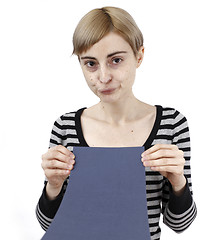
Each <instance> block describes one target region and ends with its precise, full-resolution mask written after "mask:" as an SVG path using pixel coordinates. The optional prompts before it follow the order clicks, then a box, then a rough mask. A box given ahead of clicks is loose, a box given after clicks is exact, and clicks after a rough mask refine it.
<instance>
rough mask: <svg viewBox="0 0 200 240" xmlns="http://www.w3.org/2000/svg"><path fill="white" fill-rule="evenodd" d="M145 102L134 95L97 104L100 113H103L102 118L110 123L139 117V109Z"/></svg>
mask: <svg viewBox="0 0 200 240" xmlns="http://www.w3.org/2000/svg"><path fill="white" fill-rule="evenodd" d="M143 104H144V103H142V102H140V101H139V100H138V99H136V98H135V97H134V96H132V97H129V98H127V99H126V100H123V101H120V102H115V103H106V102H101V101H100V102H99V103H98V104H97V105H96V106H97V111H98V113H101V118H102V120H104V121H106V122H108V123H110V124H116V125H119V124H124V123H127V122H129V121H132V120H133V119H135V118H137V116H138V113H139V109H140V110H141V106H142V105H143Z"/></svg>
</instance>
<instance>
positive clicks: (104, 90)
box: [99, 88, 116, 95]
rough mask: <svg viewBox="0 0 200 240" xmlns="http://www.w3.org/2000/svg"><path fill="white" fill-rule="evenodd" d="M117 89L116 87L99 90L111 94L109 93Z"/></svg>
mask: <svg viewBox="0 0 200 240" xmlns="http://www.w3.org/2000/svg"><path fill="white" fill-rule="evenodd" d="M115 90H116V88H108V89H101V90H99V92H100V93H102V94H105V95H109V94H112V93H113V92H114V91H115Z"/></svg>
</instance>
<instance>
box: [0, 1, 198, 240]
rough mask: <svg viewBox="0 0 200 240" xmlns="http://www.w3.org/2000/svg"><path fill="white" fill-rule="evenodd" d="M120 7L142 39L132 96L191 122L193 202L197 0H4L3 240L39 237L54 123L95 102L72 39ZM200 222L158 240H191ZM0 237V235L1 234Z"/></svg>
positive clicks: (0, 12)
mask: <svg viewBox="0 0 200 240" xmlns="http://www.w3.org/2000/svg"><path fill="white" fill-rule="evenodd" d="M108 5H109V6H117V7H122V8H124V9H125V10H127V11H128V12H129V13H130V14H131V15H132V16H133V17H134V19H135V20H136V22H137V24H138V26H139V27H140V29H141V31H142V32H143V35H144V46H145V58H144V62H143V64H142V66H141V67H140V68H139V69H138V72H137V77H136V82H135V85H134V88H133V91H134V93H135V95H136V96H137V97H138V98H139V99H140V100H143V101H145V102H147V103H150V104H160V105H163V106H170V107H174V108H176V109H178V110H179V111H181V112H182V113H183V114H184V115H185V116H186V117H187V119H188V122H189V126H190V134H191V144H192V162H191V166H192V180H193V190H194V199H195V201H196V204H197V206H198V207H199V206H200V188H199V187H198V185H199V167H200V164H199V160H200V159H199V154H198V149H199V133H200V131H199V117H200V116H199V102H200V97H199V80H200V73H199V56H200V45H199V42H200V34H199V22H200V15H199V3H198V1H195V0H190V1H184V0H176V1H174V0H168V1H160V0H151V1H149V0H146V1H145V0H139V1H138V0H137V1H136V0H132V1H130V0H128V1H126V0H123V1H116V0H115V1H114V0H110V1H109V0H107V1H104V0H102V1H94V0H84V1H67V0H65V1H64V0H62V1H61V0H57V1H56V0H54V1H53V0H40V1H39V0H32V1H31V0H24V1H22V0H18V1H15V0H13V1H11V0H2V1H1V2H0V35H1V37H0V104H1V108H0V114H1V117H0V121H1V122H0V157H1V171H0V184H1V198H0V201H1V204H0V213H1V218H0V219H1V220H0V221H1V223H0V225H1V231H0V238H1V239H15V240H18V239H19V240H38V239H40V238H41V236H42V235H43V233H44V232H43V230H41V228H40V226H39V223H38V222H37V220H36V217H35V212H34V211H35V206H36V204H37V201H38V199H39V197H40V194H41V192H42V188H43V180H44V175H43V171H42V169H41V165H40V164H41V155H42V154H43V153H44V152H45V151H46V150H47V148H48V142H49V137H50V132H51V128H52V125H53V122H54V121H55V120H56V119H57V118H58V117H59V116H60V115H62V114H64V113H65V112H69V111H75V110H77V109H79V108H82V107H85V106H87V107H89V106H91V105H93V104H95V103H97V101H98V99H97V98H96V97H95V96H93V93H92V92H90V90H89V89H88V87H87V85H86V83H85V80H84V78H83V76H82V73H81V70H80V67H79V63H78V61H77V58H76V57H75V56H71V53H72V34H73V31H74V29H75V27H76V25H77V23H78V21H79V20H80V18H81V17H82V16H83V15H84V14H86V13H87V12H88V11H89V10H91V9H93V8H96V7H103V6H108ZM199 226H200V217H199V216H198V217H197V218H196V220H195V221H194V222H193V224H192V225H191V226H190V228H189V229H188V230H186V231H185V232H184V233H182V234H181V235H179V234H176V233H174V232H173V231H172V230H170V229H169V228H168V227H166V226H164V225H163V224H162V219H161V227H162V237H161V239H162V240H167V239H173V240H176V239H177V240H178V239H181V240H185V239H189V238H190V239H197V238H198V237H197V234H198V232H199V231H198V228H199ZM2 236H3V237H2Z"/></svg>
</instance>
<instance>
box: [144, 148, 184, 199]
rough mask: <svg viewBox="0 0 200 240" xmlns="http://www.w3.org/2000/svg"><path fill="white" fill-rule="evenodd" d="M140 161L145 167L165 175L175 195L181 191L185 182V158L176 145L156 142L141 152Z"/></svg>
mask: <svg viewBox="0 0 200 240" xmlns="http://www.w3.org/2000/svg"><path fill="white" fill-rule="evenodd" d="M142 162H143V165H144V166H145V167H150V168H151V169H152V170H153V171H159V172H160V174H162V175H163V176H164V177H166V178H167V179H168V180H169V181H170V183H171V185H172V188H173V191H174V192H175V193H176V194H177V195H180V194H181V193H182V191H183V189H184V187H185V184H186V179H185V177H184V174H183V169H184V164H185V159H184V153H183V151H181V150H179V149H178V147H177V146H176V145H170V144H156V145H154V146H153V147H151V148H149V149H148V150H146V151H145V152H143V154H142Z"/></svg>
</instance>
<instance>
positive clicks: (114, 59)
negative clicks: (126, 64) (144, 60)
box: [112, 58, 122, 64]
mask: <svg viewBox="0 0 200 240" xmlns="http://www.w3.org/2000/svg"><path fill="white" fill-rule="evenodd" d="M121 61H122V59H121V58H113V59H112V63H113V64H119V63H120V62H121Z"/></svg>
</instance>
